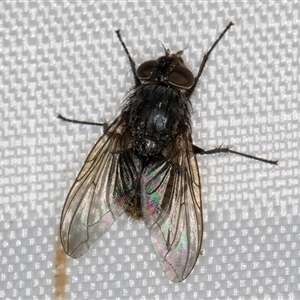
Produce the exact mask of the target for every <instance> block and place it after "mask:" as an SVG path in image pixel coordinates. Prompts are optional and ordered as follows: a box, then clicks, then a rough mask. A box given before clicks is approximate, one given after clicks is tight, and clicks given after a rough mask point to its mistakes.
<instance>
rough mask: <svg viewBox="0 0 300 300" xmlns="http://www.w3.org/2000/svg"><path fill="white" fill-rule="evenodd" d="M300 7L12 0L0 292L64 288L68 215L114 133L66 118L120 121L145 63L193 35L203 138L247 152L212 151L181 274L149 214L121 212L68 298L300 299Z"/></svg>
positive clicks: (2, 115)
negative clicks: (135, 70) (187, 266)
mask: <svg viewBox="0 0 300 300" xmlns="http://www.w3.org/2000/svg"><path fill="white" fill-rule="evenodd" d="M299 14H300V5H299V3H298V1H287V2H284V1H280V2H275V1H273V2H249V3H247V2H229V3H226V2H210V3H208V2H196V1H191V2H189V1H182V2H181V1H180V2H175V1H174V2H169V1H168V2H164V1H155V2H154V1H153V2H150V1H148V2H141V1H139V2H137V1H136V2H125V1H124V2H123V1H122V2H113V1H109V2H87V3H86V2H12V1H11V2H3V1H2V2H1V3H0V70H1V72H0V108H1V110H0V124H1V126H0V138H1V143H0V149H1V152H0V157H1V160H0V161H1V164H0V166H1V167H0V193H1V198H0V299H53V297H54V289H55V278H56V277H55V276H56V275H55V274H56V273H55V272H56V269H57V268H63V265H58V264H57V263H56V262H55V252H56V251H57V250H56V246H55V245H56V243H55V241H57V239H58V228H59V222H60V214H61V211H62V207H63V204H64V200H65V197H66V195H67V193H68V191H69V188H70V187H71V185H72V183H73V181H74V180H75V178H76V175H77V174H78V172H79V170H80V168H81V166H82V164H83V162H84V160H85V158H86V156H87V154H88V152H89V151H90V149H91V148H92V146H93V144H94V143H95V142H96V141H97V140H98V138H99V137H100V135H101V134H102V129H101V128H99V127H97V126H80V125H76V124H70V123H65V122H63V121H61V120H58V119H57V118H56V116H57V114H58V113H62V114H63V115H65V116H68V117H70V118H76V119H79V120H89V121H96V122H97V121H99V122H101V121H102V120H107V121H112V120H113V119H114V118H115V117H116V116H117V115H118V113H119V112H120V105H121V103H122V100H123V97H124V95H125V93H126V91H127V90H128V89H129V88H130V87H131V86H132V84H133V79H132V76H131V72H130V67H129V63H128V60H127V57H126V55H125V53H124V51H123V49H122V47H121V45H120V43H119V41H118V40H117V37H116V34H115V32H114V31H115V30H116V29H121V33H122V36H123V38H124V40H125V42H126V45H127V47H128V49H129V51H130V53H131V54H132V56H133V58H134V59H135V61H136V63H137V65H139V64H140V63H142V62H144V61H145V60H149V59H155V58H157V57H158V56H160V55H162V54H163V48H162V46H161V44H160V41H161V42H163V43H164V45H166V47H169V48H170V49H171V50H173V51H177V50H181V49H185V51H184V59H185V61H186V64H187V66H188V67H189V68H190V69H191V70H192V72H193V73H194V74H196V72H197V70H198V67H199V65H200V62H201V60H202V57H203V55H204V53H205V52H206V51H207V50H208V49H209V47H210V46H211V45H212V43H213V42H214V41H215V40H216V38H217V37H218V36H219V34H220V33H221V31H222V30H223V29H224V28H225V27H226V25H227V24H228V22H229V21H230V20H232V21H233V22H234V23H235V24H236V25H235V26H234V27H232V28H231V29H230V30H229V32H228V33H227V34H226V36H225V38H224V39H223V40H222V41H221V42H220V44H219V45H218V46H217V48H216V49H215V50H214V51H213V53H212V55H211V58H210V61H209V62H208V64H207V68H206V70H205V72H204V74H203V76H202V78H201V80H200V83H199V87H198V90H197V92H196V93H195V95H194V97H193V99H192V102H193V107H194V110H195V113H194V115H193V128H194V129H193V139H194V142H195V143H196V144H197V145H199V146H200V147H202V148H204V149H211V148H214V147H216V146H219V145H221V144H222V143H224V145H230V146H233V149H235V150H236V151H242V152H245V153H249V154H254V155H257V156H260V157H265V158H268V159H278V160H279V165H278V166H272V165H267V164H264V163H260V162H257V161H253V160H250V159H246V158H243V157H240V156H235V155H221V156H220V155H214V156H203V157H199V158H198V162H199V169H200V172H201V181H202V196H203V212H204V222H205V233H204V241H203V245H202V249H203V256H201V257H199V259H198V262H197V264H196V266H195V268H194V270H193V272H192V273H191V274H190V276H189V277H188V278H187V279H186V280H185V281H184V282H182V283H179V284H174V283H172V282H170V281H169V280H168V279H167V278H166V277H165V275H164V274H163V272H162V270H161V268H160V265H159V263H158V261H157V259H156V256H155V253H154V250H153V248H152V246H151V243H150V238H149V234H148V231H147V229H146V227H145V226H144V224H143V223H142V222H141V223H139V222H133V221H131V220H128V218H126V217H125V216H122V217H121V218H120V219H119V220H118V221H117V222H116V223H115V224H114V225H113V226H112V228H111V229H110V230H109V231H108V232H107V233H106V234H105V235H104V236H103V237H102V238H101V239H100V240H99V241H98V242H96V243H95V245H94V246H93V247H92V248H91V249H90V250H89V251H88V252H87V253H86V254H85V255H84V256H83V257H82V258H80V259H78V260H73V259H71V258H68V259H67V268H66V277H67V278H66V279H67V283H66V287H65V288H66V294H65V295H63V294H62V295H60V296H61V297H64V298H65V299H96V298H101V299H216V298H218V299H222V298H227V299H300V293H299V288H300V285H299V282H300V278H299V267H300V266H299V246H300V245H299V226H300V225H299V149H300V145H299V141H300V134H299V116H300V108H299V105H298V102H299V96H300V95H299V94H300V90H299V76H298V73H299V50H298V49H299V34H300V31H299Z"/></svg>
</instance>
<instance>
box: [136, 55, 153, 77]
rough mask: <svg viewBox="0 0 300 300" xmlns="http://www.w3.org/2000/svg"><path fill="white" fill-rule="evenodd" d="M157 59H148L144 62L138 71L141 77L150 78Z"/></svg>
mask: <svg viewBox="0 0 300 300" xmlns="http://www.w3.org/2000/svg"><path fill="white" fill-rule="evenodd" d="M155 63H156V61H155V60H148V61H145V62H144V63H142V64H141V65H140V66H139V67H138V68H137V71H136V74H137V76H138V78H139V79H149V78H150V76H151V73H152V72H153V68H154V65H155Z"/></svg>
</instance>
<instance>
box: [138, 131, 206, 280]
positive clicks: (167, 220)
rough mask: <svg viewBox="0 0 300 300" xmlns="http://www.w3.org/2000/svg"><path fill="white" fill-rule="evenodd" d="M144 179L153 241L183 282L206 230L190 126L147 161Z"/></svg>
mask: <svg viewBox="0 0 300 300" xmlns="http://www.w3.org/2000/svg"><path fill="white" fill-rule="evenodd" d="M142 181H143V182H142V183H141V199H142V209H143V215H144V219H145V223H146V225H147V227H148V228H149V232H150V236H151V241H152V244H153V246H154V248H155V250H156V254H157V257H158V259H159V261H160V264H161V266H162V269H163V271H164V273H165V274H166V275H167V277H168V278H169V279H170V280H172V281H173V282H180V281H182V280H184V279H185V278H186V277H187V276H188V275H189V274H190V272H191V271H192V269H193V268H194V265H195V263H196V261H197V258H198V256H199V254H200V251H201V243H202V233H203V220H202V206H201V186H200V177H199V170H198V164H197V160H196V157H195V154H194V152H193V145H192V141H191V136H190V131H189V129H187V130H186V132H185V133H183V134H182V135H178V136H177V138H176V139H175V140H174V143H172V144H171V145H170V146H169V147H168V149H165V157H161V159H157V160H153V161H151V162H150V163H149V164H148V165H147V167H146V168H145V169H144V171H143V177H142Z"/></svg>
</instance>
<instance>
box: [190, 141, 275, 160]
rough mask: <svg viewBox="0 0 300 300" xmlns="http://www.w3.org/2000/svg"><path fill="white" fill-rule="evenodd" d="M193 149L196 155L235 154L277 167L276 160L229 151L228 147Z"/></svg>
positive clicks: (196, 147) (195, 147)
mask: <svg viewBox="0 0 300 300" xmlns="http://www.w3.org/2000/svg"><path fill="white" fill-rule="evenodd" d="M193 148H194V152H195V153H196V154H201V155H204V154H215V153H233V154H237V155H240V156H244V157H247V158H251V159H255V160H259V161H262V162H264V163H267V164H271V165H277V163H278V160H268V159H264V158H260V157H256V156H254V155H250V154H245V153H241V152H237V151H234V150H230V148H229V147H225V148H221V147H218V148H215V149H212V150H204V149H202V148H200V147H198V146H196V145H193Z"/></svg>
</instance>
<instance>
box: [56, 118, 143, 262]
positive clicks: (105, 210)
mask: <svg viewBox="0 0 300 300" xmlns="http://www.w3.org/2000/svg"><path fill="white" fill-rule="evenodd" d="M126 130H127V126H126V122H125V121H124V119H123V118H122V115H121V116H119V117H118V118H117V119H116V120H115V122H114V123H113V124H112V125H111V126H110V127H109V129H108V130H107V131H106V132H105V134H103V135H102V137H101V138H100V139H99V141H98V142H97V143H96V144H95V146H94V147H93V149H92V150H91V152H90V154H89V155H88V157H87V159H86V161H85V163H84V165H83V167H82V169H81V171H80V173H79V175H78V176H77V178H76V180H75V182H74V184H73V186H72V188H71V190H70V192H69V194H68V196H67V199H66V202H65V204H64V208H63V211H62V215H61V225H60V234H61V241H62V245H63V248H64V250H65V252H66V253H67V254H68V255H70V256H71V257H73V258H78V257H80V256H82V255H83V254H84V253H85V252H86V251H87V250H88V249H89V247H90V246H91V245H92V244H93V243H94V242H95V241H96V240H97V239H98V238H99V237H100V236H101V235H102V234H104V233H105V232H106V231H107V230H108V228H109V227H110V226H111V225H112V224H113V222H114V221H115V220H116V218H117V217H118V216H119V215H120V214H121V213H122V212H123V211H124V209H125V207H126V205H127V204H128V202H130V199H131V198H132V194H133V193H134V187H133V186H134V184H135V182H136V180H137V179H136V178H135V176H136V174H137V172H136V168H137V167H138V165H139V160H138V159H137V158H136V157H135V156H131V155H130V153H127V152H126V151H123V150H126V148H127V146H128V144H129V143H130V141H129V139H130V138H128V137H127V135H126Z"/></svg>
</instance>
